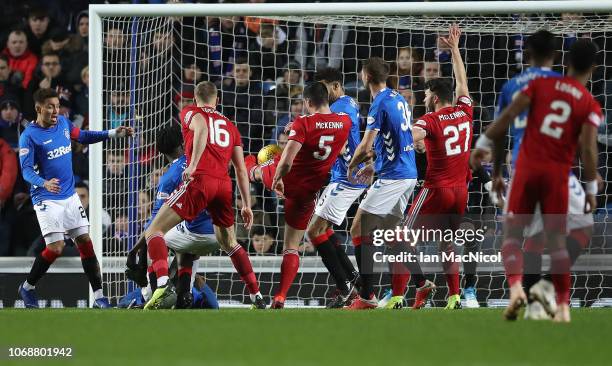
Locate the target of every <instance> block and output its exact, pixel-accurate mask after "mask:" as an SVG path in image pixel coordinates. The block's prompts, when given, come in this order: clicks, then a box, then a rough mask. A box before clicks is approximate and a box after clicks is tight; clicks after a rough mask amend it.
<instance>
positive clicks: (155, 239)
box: [147, 234, 168, 279]
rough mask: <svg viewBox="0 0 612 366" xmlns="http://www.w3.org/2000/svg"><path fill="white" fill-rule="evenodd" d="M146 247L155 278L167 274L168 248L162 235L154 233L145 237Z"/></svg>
mask: <svg viewBox="0 0 612 366" xmlns="http://www.w3.org/2000/svg"><path fill="white" fill-rule="evenodd" d="M147 249H148V252H149V258H151V261H153V264H152V266H153V271H155V274H156V275H157V278H158V279H159V278H161V277H163V276H168V248H167V247H166V241H165V240H164V236H163V235H161V234H156V235H153V236H151V237H149V238H147Z"/></svg>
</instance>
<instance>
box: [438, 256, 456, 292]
mask: <svg viewBox="0 0 612 366" xmlns="http://www.w3.org/2000/svg"><path fill="white" fill-rule="evenodd" d="M454 250H455V249H454V247H453V246H451V247H450V248H449V249H448V250H447V253H450V254H454ZM442 268H443V269H444V273H445V276H446V284H447V285H448V296H452V295H459V263H457V262H455V261H444V262H443V263H442Z"/></svg>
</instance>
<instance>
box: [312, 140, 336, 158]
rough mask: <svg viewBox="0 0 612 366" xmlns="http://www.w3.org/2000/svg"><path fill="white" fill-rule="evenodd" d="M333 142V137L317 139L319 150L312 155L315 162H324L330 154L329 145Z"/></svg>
mask: <svg viewBox="0 0 612 366" xmlns="http://www.w3.org/2000/svg"><path fill="white" fill-rule="evenodd" d="M332 142H334V136H325V135H323V136H321V138H320V139H319V150H320V151H315V152H314V153H312V156H313V157H314V158H315V159H317V160H325V159H327V158H328V157H329V154H331V151H332V148H331V146H330V145H331V143H332Z"/></svg>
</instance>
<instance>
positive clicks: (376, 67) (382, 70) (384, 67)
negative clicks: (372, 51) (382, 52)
mask: <svg viewBox="0 0 612 366" xmlns="http://www.w3.org/2000/svg"><path fill="white" fill-rule="evenodd" d="M362 69H363V70H364V71H365V72H366V73H367V74H368V75H370V79H371V81H372V82H373V83H376V84H380V83H385V82H386V81H387V77H389V69H390V68H389V64H387V63H386V62H385V60H383V59H382V58H380V57H372V58H369V59H367V60H365V61H363V65H362Z"/></svg>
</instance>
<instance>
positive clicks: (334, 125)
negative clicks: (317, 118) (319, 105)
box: [315, 122, 344, 130]
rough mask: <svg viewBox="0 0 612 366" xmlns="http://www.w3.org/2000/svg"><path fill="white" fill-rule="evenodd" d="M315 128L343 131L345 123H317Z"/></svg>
mask: <svg viewBox="0 0 612 366" xmlns="http://www.w3.org/2000/svg"><path fill="white" fill-rule="evenodd" d="M315 128H332V129H338V130H341V129H343V128H344V122H316V123H315Z"/></svg>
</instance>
